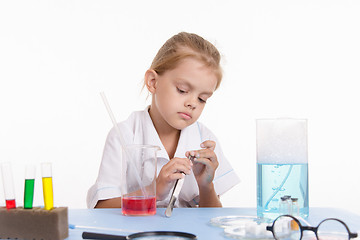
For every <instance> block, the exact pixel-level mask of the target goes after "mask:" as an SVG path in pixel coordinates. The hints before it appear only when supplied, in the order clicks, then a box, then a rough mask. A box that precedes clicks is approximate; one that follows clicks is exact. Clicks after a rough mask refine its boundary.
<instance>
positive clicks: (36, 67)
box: [0, 0, 360, 214]
mask: <svg viewBox="0 0 360 240" xmlns="http://www.w3.org/2000/svg"><path fill="white" fill-rule="evenodd" d="M359 12H360V1H348V0H324V1H320V0H302V1H289V0H283V1H268V0H259V1H252V0H248V1H210V0H202V1H192V0H191V1H181V2H177V3H173V2H171V1H166V0H164V1H93V0H86V1H85V0H84V1H72V0H71V1H70V0H69V1H46V0H44V1H25V0H23V1H1V2H0V80H1V85H0V86H1V87H0V91H1V94H0V106H1V108H0V113H1V115H0V116H1V117H0V162H5V161H10V162H11V163H12V166H13V172H14V173H13V174H14V180H15V185H16V197H17V199H16V200H17V203H18V205H22V198H23V184H24V169H25V164H27V163H34V164H37V166H38V168H37V179H36V186H35V187H36V189H35V205H42V204H43V202H42V187H41V178H40V177H41V175H40V163H41V162H45V161H50V162H52V163H53V181H54V200H55V205H57V206H60V205H62V206H64V205H66V206H69V207H70V208H85V207H86V203H85V198H86V193H87V190H88V188H89V187H90V186H91V185H92V184H93V183H94V181H95V179H96V176H97V172H98V167H99V164H100V160H101V157H102V149H103V146H104V142H105V138H106V135H107V133H108V131H109V130H110V128H111V127H112V123H111V121H110V119H109V117H108V115H107V113H106V110H105V107H104V106H103V103H102V101H101V98H100V95H99V92H100V91H105V93H106V95H107V97H108V100H109V102H110V104H111V106H112V108H113V111H114V114H115V116H116V118H117V120H118V121H122V120H124V119H125V118H127V116H128V115H129V114H130V113H131V112H132V111H135V110H142V109H144V108H145V106H146V105H147V104H148V103H149V99H146V93H145V92H141V86H142V85H141V81H142V78H143V75H144V73H145V71H146V69H147V68H148V67H149V66H150V63H151V61H152V59H153V57H154V56H155V54H156V52H157V50H158V49H159V48H160V46H161V45H162V44H163V43H164V42H165V41H166V40H167V39H168V38H169V37H171V36H172V35H174V34H176V33H178V32H180V31H188V32H195V33H197V34H199V35H201V36H203V37H204V38H206V39H208V40H210V41H211V42H213V43H214V44H215V45H216V46H217V47H218V49H219V50H220V51H221V53H222V55H223V68H224V72H225V74H224V80H223V84H222V86H221V87H220V89H219V90H218V91H217V92H216V93H215V95H214V96H213V97H212V98H211V99H210V100H209V101H208V104H207V106H206V108H205V111H204V113H203V115H202V117H201V119H200V121H201V122H203V123H204V124H205V125H207V126H208V127H209V128H210V129H212V130H213V132H214V133H215V134H216V135H217V136H218V138H219V139H220V142H221V145H222V147H223V149H224V151H225V153H226V155H227V156H228V158H229V160H230V161H231V164H232V165H233V167H234V168H235V170H236V171H237V173H238V174H239V176H240V178H241V180H242V182H241V183H240V184H239V185H238V186H236V187H235V188H233V189H232V190H231V191H230V192H228V193H226V194H225V195H224V196H223V197H222V202H223V204H224V206H226V207H231V206H236V207H255V206H256V151H255V144H256V139H255V119H257V118H273V117H293V118H307V119H308V130H309V133H308V141H309V174H310V175H309V187H310V191H309V194H310V206H311V207H319V206H323V207H336V208H345V209H348V210H353V211H356V212H357V213H359V214H360V205H359V204H358V199H357V197H359V196H360V194H359V193H360V187H359V182H360V175H359V167H360V164H359V160H360V156H359V143H360V140H359V136H360V114H359V103H360V94H359V84H357V83H356V82H358V81H359V79H360V71H359V66H360V57H359V56H360V44H359V43H360V31H359V29H360V28H359V27H360V14H359ZM220 123H221V124H220ZM0 181H2V180H1V178H0ZM0 204H1V205H4V196H3V190H2V182H0Z"/></svg>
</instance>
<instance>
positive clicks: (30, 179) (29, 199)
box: [24, 165, 36, 209]
mask: <svg viewBox="0 0 360 240" xmlns="http://www.w3.org/2000/svg"><path fill="white" fill-rule="evenodd" d="M35 173H36V167H35V166H34V165H27V166H26V170H25V188H24V208H26V209H31V208H33V200H34V184H35Z"/></svg>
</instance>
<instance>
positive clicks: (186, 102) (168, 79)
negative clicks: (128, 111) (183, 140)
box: [149, 58, 218, 130]
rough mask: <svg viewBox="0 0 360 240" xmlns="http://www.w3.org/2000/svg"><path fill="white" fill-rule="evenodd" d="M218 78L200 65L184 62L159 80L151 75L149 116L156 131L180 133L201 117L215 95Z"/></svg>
mask: <svg viewBox="0 0 360 240" xmlns="http://www.w3.org/2000/svg"><path fill="white" fill-rule="evenodd" d="M217 81H218V80H217V77H216V75H215V73H214V71H213V70H212V69H211V68H209V67H207V66H205V65H204V64H203V63H202V62H201V61H199V60H196V59H193V58H185V59H184V60H182V61H181V62H180V63H179V64H178V66H177V67H176V68H175V69H172V70H168V71H166V72H165V73H164V74H162V75H161V76H160V75H158V74H156V73H154V81H153V86H154V88H153V90H152V91H151V90H150V89H149V90H150V91H151V92H152V94H153V97H152V104H151V108H150V116H151V117H152V119H153V121H154V124H155V127H156V128H159V127H161V128H163V127H171V128H174V129H177V130H181V129H183V128H185V127H187V126H189V125H191V124H192V123H194V122H196V120H198V118H199V117H200V115H201V113H202V111H203V109H204V107H205V104H206V101H207V100H208V99H209V98H210V97H211V95H212V94H213V92H214V91H215V87H216V84H217Z"/></svg>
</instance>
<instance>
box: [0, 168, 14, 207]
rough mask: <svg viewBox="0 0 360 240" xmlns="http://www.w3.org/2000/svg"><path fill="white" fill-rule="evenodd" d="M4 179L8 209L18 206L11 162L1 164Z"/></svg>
mask: <svg viewBox="0 0 360 240" xmlns="http://www.w3.org/2000/svg"><path fill="white" fill-rule="evenodd" d="M1 171H2V179H3V185H4V195H5V203H6V208H7V209H12V208H16V202H15V190H14V180H13V175H12V170H11V164H10V163H9V162H6V163H3V164H2V165H1Z"/></svg>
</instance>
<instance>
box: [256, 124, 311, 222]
mask: <svg viewBox="0 0 360 240" xmlns="http://www.w3.org/2000/svg"><path fill="white" fill-rule="evenodd" d="M256 151H257V215H258V217H266V218H270V219H275V218H276V217H277V216H279V215H280V214H281V212H280V206H282V204H284V203H283V202H282V201H281V198H282V197H288V199H291V198H297V204H298V205H299V214H300V216H301V217H307V216H308V215H309V191H308V150H307V120H306V119H288V118H279V119H258V120H256ZM289 201H290V200H289ZM289 204H290V205H289V207H291V202H289ZM282 207H283V206H282Z"/></svg>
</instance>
